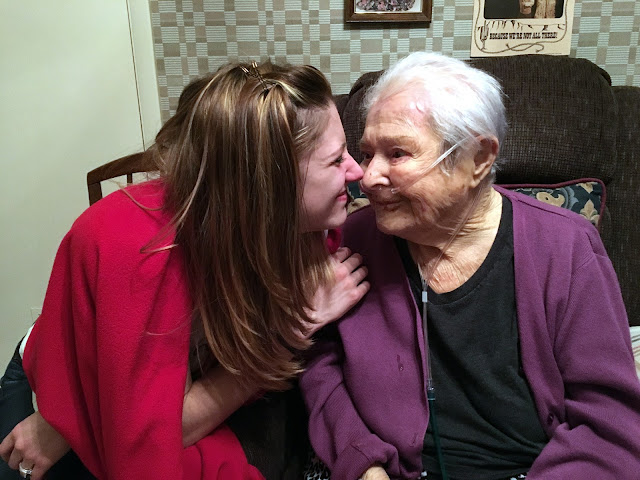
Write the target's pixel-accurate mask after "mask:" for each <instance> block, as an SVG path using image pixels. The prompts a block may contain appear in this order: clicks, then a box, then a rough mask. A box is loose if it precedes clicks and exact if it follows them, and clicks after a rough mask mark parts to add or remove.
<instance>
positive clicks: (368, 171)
mask: <svg viewBox="0 0 640 480" xmlns="http://www.w3.org/2000/svg"><path fill="white" fill-rule="evenodd" d="M362 165H363V167H364V175H363V176H362V180H361V183H362V185H363V186H364V187H366V188H373V187H379V186H389V185H390V182H389V178H388V177H387V175H386V173H385V169H384V162H382V161H380V160H378V159H377V158H375V157H373V158H370V159H367V160H365V161H364V162H362Z"/></svg>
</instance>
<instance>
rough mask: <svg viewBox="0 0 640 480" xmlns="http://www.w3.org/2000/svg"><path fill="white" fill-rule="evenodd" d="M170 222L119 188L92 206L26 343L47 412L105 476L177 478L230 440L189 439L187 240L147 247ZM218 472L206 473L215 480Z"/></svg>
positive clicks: (59, 259)
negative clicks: (183, 249) (192, 442)
mask: <svg viewBox="0 0 640 480" xmlns="http://www.w3.org/2000/svg"><path fill="white" fill-rule="evenodd" d="M138 193H140V194H141V195H142V199H140V201H141V203H143V204H145V205H148V206H153V205H149V204H148V203H145V200H144V198H145V196H144V195H145V193H146V191H145V190H141V191H139V192H138ZM136 199H137V200H138V197H136ZM147 200H149V199H148V198H147ZM167 220H168V219H167V217H166V214H163V213H162V212H161V211H157V210H156V211H151V210H144V209H142V208H140V207H139V206H137V205H135V204H134V203H133V202H132V201H131V200H130V199H129V198H128V197H127V196H126V195H124V194H123V193H121V192H118V193H116V194H114V195H111V196H109V197H107V198H105V199H103V200H101V201H100V202H98V203H97V204H96V205H95V206H94V207H92V208H90V209H89V210H87V211H86V212H85V213H84V214H83V215H82V216H81V217H80V218H79V219H78V220H77V221H76V223H75V224H74V226H73V227H72V229H71V231H70V232H69V233H68V234H67V236H66V237H65V238H64V240H63V241H62V244H61V245H60V248H59V250H58V254H57V256H56V260H55V262H54V266H53V271H52V274H51V278H50V281H49V286H48V289H47V294H46V297H45V301H44V305H43V310H42V315H41V317H40V318H39V319H38V321H37V322H36V325H35V327H34V329H33V331H32V333H31V336H30V337H29V340H28V342H27V346H26V350H25V356H24V367H25V371H26V373H27V376H28V378H29V382H30V384H31V385H32V388H33V390H34V391H35V393H36V395H37V400H38V407H39V409H40V412H41V413H42V415H43V417H44V418H45V419H46V420H47V421H48V422H49V423H50V424H51V425H52V426H53V427H54V428H55V429H56V430H58V431H59V432H60V433H61V434H62V435H63V436H64V437H65V438H66V440H67V441H68V442H69V444H70V445H71V447H72V448H73V450H74V451H75V452H76V453H77V454H78V456H79V457H80V459H81V460H82V461H83V463H84V464H85V465H86V466H87V468H88V469H89V470H90V471H91V472H92V473H93V474H94V475H96V476H97V477H98V478H108V479H121V478H122V479H124V478H127V479H128V478H175V479H180V478H182V477H183V474H186V473H187V472H191V473H193V472H194V468H195V469H196V470H195V471H200V470H199V469H202V468H203V466H205V465H206V464H207V462H206V461H204V460H203V458H204V455H203V452H205V451H206V450H207V448H211V447H215V448H219V447H220V445H222V444H225V440H224V438H223V441H222V444H221V443H216V442H217V441H218V440H219V439H220V437H216V438H217V440H216V438H214V439H213V440H212V439H208V440H207V439H205V440H204V441H201V442H203V443H201V444H200V442H199V444H198V445H196V447H192V448H190V449H187V450H184V449H183V448H182V405H183V395H184V385H185V380H186V371H187V359H188V348H189V333H190V327H191V309H192V306H191V299H190V296H189V294H188V290H187V285H186V281H185V278H184V271H183V261H182V258H181V253H180V250H179V249H178V248H173V249H169V250H164V251H161V252H157V253H141V251H140V250H141V248H143V247H144V246H146V245H147V244H148V242H149V241H151V240H153V239H154V238H156V236H157V235H158V232H160V231H161V230H162V228H163V227H164V225H166V223H167ZM163 243H164V244H166V243H169V242H168V241H167V240H164V241H163ZM223 437H224V434H223ZM227 444H228V445H229V452H234V454H239V455H241V457H243V458H244V453H243V452H242V450H241V449H240V452H238V451H237V449H235V446H234V444H233V442H231V443H227ZM216 445H217V446H216ZM238 448H239V445H238ZM194 452H196V453H194ZM208 456H212V457H215V456H216V455H215V454H213V455H208ZM198 458H199V460H198ZM185 464H189V467H188V468H184V466H185ZM244 464H245V465H246V458H245V459H244ZM209 472H210V469H209V468H207V469H203V472H202V477H201V478H216V477H215V476H210V475H209ZM189 478H200V477H194V476H190V477H189ZM240 478H242V477H240ZM246 478H251V477H246Z"/></svg>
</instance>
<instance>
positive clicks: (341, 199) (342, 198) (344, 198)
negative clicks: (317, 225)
mask: <svg viewBox="0 0 640 480" xmlns="http://www.w3.org/2000/svg"><path fill="white" fill-rule="evenodd" d="M338 201H339V202H346V201H347V192H346V191H345V192H342V193H341V194H340V195H338Z"/></svg>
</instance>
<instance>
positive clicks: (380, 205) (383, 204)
mask: <svg viewBox="0 0 640 480" xmlns="http://www.w3.org/2000/svg"><path fill="white" fill-rule="evenodd" d="M371 203H372V204H373V206H374V207H375V208H381V209H383V210H393V209H395V208H397V207H398V205H400V202H391V201H384V202H382V201H376V200H371Z"/></svg>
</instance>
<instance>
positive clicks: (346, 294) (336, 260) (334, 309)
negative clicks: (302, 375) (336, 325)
mask: <svg viewBox="0 0 640 480" xmlns="http://www.w3.org/2000/svg"><path fill="white" fill-rule="evenodd" d="M331 260H332V261H331V264H332V267H333V274H334V279H335V281H334V282H332V283H331V284H328V285H320V287H318V290H317V291H316V293H315V295H314V296H313V299H312V310H309V311H307V314H308V315H309V318H310V319H311V322H307V323H306V325H305V327H306V331H305V332H304V336H306V337H307V338H308V337H310V336H311V335H313V334H314V333H315V332H317V331H318V330H320V329H321V328H322V327H324V326H325V325H327V324H329V323H331V322H333V321H335V320H338V319H339V318H341V317H342V316H343V315H344V314H345V313H347V312H348V311H349V310H350V309H351V308H352V307H353V306H354V305H355V304H356V303H358V302H359V301H360V299H361V298H362V297H363V296H364V295H365V293H367V292H368V291H369V287H370V285H369V282H367V281H365V277H366V276H367V273H368V271H367V267H365V266H363V265H362V256H361V255H359V254H357V253H354V254H352V253H351V250H349V249H348V248H346V247H341V248H339V249H338V250H337V251H336V252H335V253H333V254H332V255H331Z"/></svg>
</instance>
